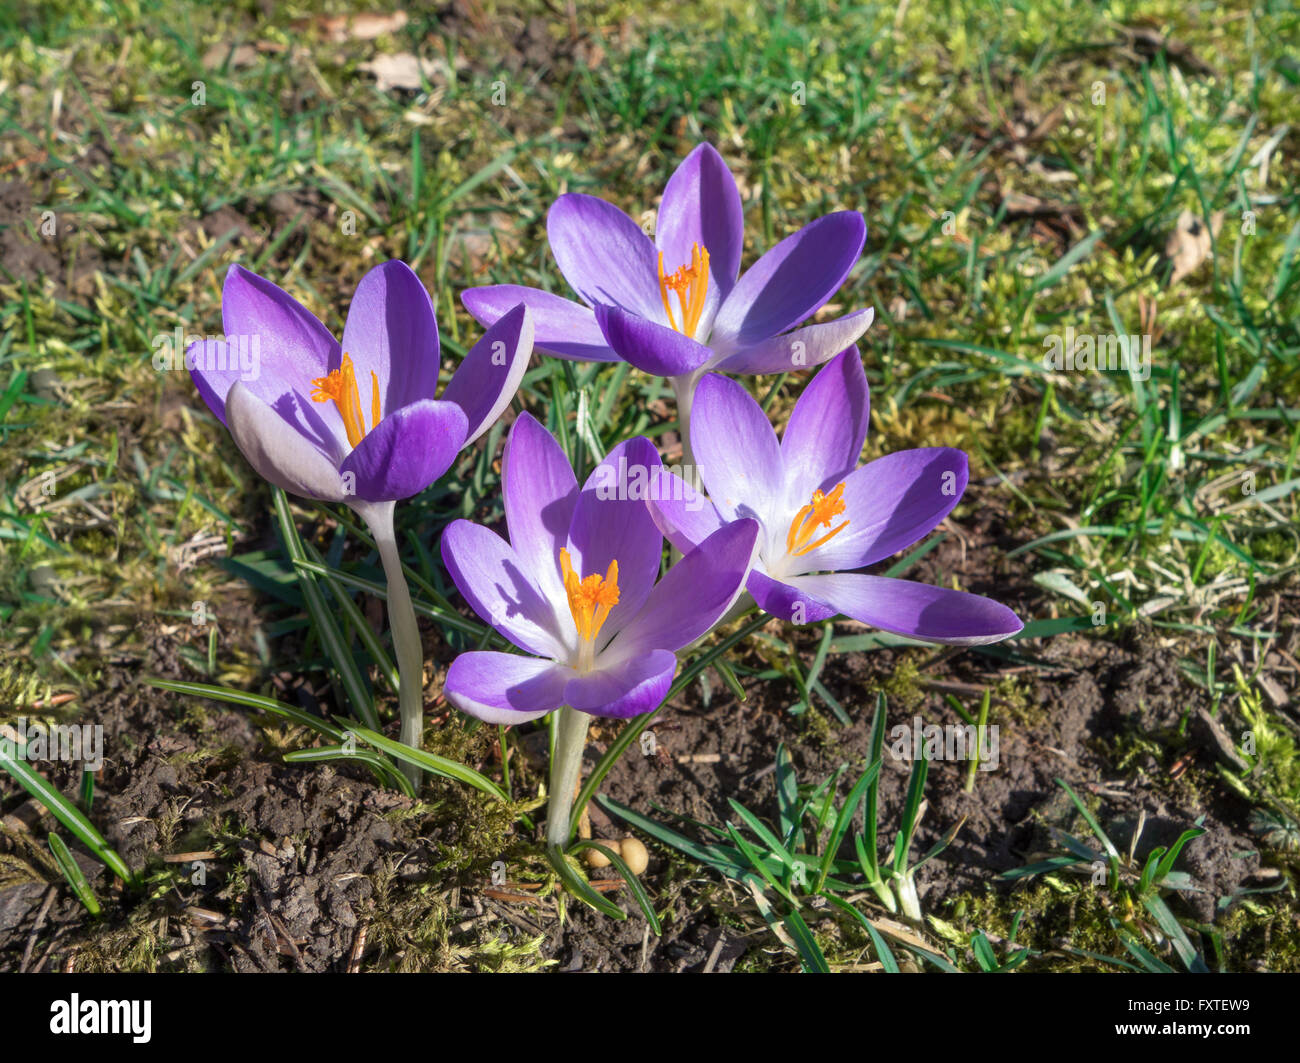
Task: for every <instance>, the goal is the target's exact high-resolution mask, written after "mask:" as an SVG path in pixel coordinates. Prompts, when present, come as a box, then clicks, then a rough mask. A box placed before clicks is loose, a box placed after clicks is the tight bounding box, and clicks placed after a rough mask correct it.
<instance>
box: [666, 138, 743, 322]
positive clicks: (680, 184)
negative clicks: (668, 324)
mask: <svg viewBox="0 0 1300 1063" xmlns="http://www.w3.org/2000/svg"><path fill="white" fill-rule="evenodd" d="M655 243H656V246H657V247H658V248H659V250H660V251H662V252H663V256H664V272H665V273H671V272H672V271H673V270H675V269H676V268H677V267H678V266H681V265H684V264H687V263H689V262H690V261H691V251H692V249H693V247H694V245H695V244H697V243H698V244H699V245H700V246H701V247H703V248H704V249H705V250H707V251H708V252H709V290H708V295H707V299H706V302H705V309H704V313H703V315H702V317H701V320H702V321H710V320H712V319H713V316H714V314H715V313H716V312H717V307H718V306H720V305H721V303H722V300H723V299H724V298H725V297H726V295H727V293H728V292H730V291H731V289H732V288H733V287H735V284H736V275H737V274H738V273H739V272H740V253H741V250H742V249H743V247H744V244H745V213H744V209H743V208H742V207H741V203H740V192H739V190H738V189H737V188H736V179H735V178H734V177H732V176H731V171H730V170H728V169H727V164H726V163H725V162H723V161H722V156H721V155H719V154H718V153H717V151H716V150H715V149H714V148H713V145H711V144H700V145H699V146H698V147H697V148H696V149H695V150H694V151H692V152H691V153H690V154H689V155H687V156H686V158H685V159H683V160H682V163H681V165H680V166H678V167H677V170H676V172H674V174H673V175H672V177H671V178H669V180H668V185H667V187H666V188H665V189H664V198H663V201H662V202H661V203H660V204H659V218H658V221H657V223H656V228H655Z"/></svg>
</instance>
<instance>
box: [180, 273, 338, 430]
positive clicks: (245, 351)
mask: <svg viewBox="0 0 1300 1063" xmlns="http://www.w3.org/2000/svg"><path fill="white" fill-rule="evenodd" d="M221 316H222V321H223V327H224V328H225V332H226V335H225V341H224V342H220V341H212V342H209V343H205V344H204V346H203V349H202V351H201V352H198V353H201V354H202V360H201V361H200V362H199V364H198V365H195V353H196V352H195V349H194V347H191V348H190V350H189V351H187V352H186V355H187V359H188V361H187V363H186V364H187V365H190V366H192V368H191V369H190V376H191V377H192V378H193V380H194V383H195V385H196V386H197V387H198V390H199V394H200V395H201V396H202V397H203V400H204V402H206V403H207V404H208V408H209V409H211V410H212V412H213V413H214V414H215V415H216V416H217V418H218V419H219V420H220V421H221V422H222V423H223V424H224V423H226V396H227V394H228V393H229V392H230V389H231V387H232V386H233V385H234V383H235V382H236V381H241V382H242V383H243V384H244V386H245V387H247V388H248V389H249V390H250V391H251V392H252V393H253V394H254V395H256V396H257V397H258V398H260V399H261V400H262V401H263V402H265V403H266V404H267V405H275V403H276V402H277V401H279V400H280V399H281V398H282V397H283V396H284V395H286V394H292V395H294V396H296V397H297V398H299V399H301V400H303V401H308V402H309V401H311V400H310V395H311V390H312V384H311V382H312V381H313V380H314V379H316V378H317V377H321V376H324V375H325V374H326V373H328V372H329V370H330V369H331V368H337V367H338V364H339V359H340V357H341V354H340V348H339V345H338V341H337V340H335V339H334V337H333V336H332V335H331V334H330V331H329V329H327V328H326V327H325V326H324V325H323V324H321V322H320V321H319V320H318V319H317V317H316V315H315V314H313V313H312V312H311V311H310V310H308V309H307V308H306V307H304V306H303V305H302V304H301V303H299V302H298V300H297V299H295V298H294V297H293V296H292V295H290V294H289V293H288V292H286V291H284V290H283V289H282V288H280V287H278V286H277V285H275V284H272V283H271V282H270V281H269V280H267V279H266V278H264V277H259V276H258V275H257V274H256V273H252V272H250V271H249V270H246V269H244V268H243V267H242V266H237V265H236V266H231V267H230V269H229V270H228V271H227V272H226V281H225V285H224V287H223V288H222V292H221ZM195 346H197V345H195ZM322 421H323V423H324V424H325V425H326V426H327V427H328V428H329V431H330V433H331V434H332V435H333V436H335V437H336V438H337V439H339V440H341V441H344V442H346V440H347V434H346V433H345V432H344V430H343V421H342V419H341V418H340V417H339V415H338V411H336V410H334V409H332V408H331V409H329V410H322Z"/></svg>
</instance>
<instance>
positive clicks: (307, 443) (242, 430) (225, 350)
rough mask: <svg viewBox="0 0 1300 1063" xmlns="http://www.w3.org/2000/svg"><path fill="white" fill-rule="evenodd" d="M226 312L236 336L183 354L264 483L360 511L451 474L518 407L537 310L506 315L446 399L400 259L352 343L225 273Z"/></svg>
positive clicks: (381, 281) (355, 307)
mask: <svg viewBox="0 0 1300 1063" xmlns="http://www.w3.org/2000/svg"><path fill="white" fill-rule="evenodd" d="M221 314H222V319H223V323H224V326H225V337H224V338H222V339H208V340H205V341H203V342H201V343H197V344H194V345H192V346H191V347H190V348H189V349H188V351H187V352H186V358H187V365H188V366H189V367H190V374H191V376H192V377H193V379H194V383H195V385H196V386H197V387H198V390H199V394H200V395H202V396H203V400H204V401H205V402H206V403H207V404H208V407H209V409H211V410H212V412H213V413H214V414H215V415H216V416H217V418H218V419H219V420H220V421H221V422H222V423H223V424H224V425H226V427H227V428H229V429H230V434H231V435H232V436H233V437H234V440H235V443H236V444H237V445H238V446H239V449H240V450H241V451H242V452H243V454H244V456H245V457H246V458H247V459H248V462H249V464H251V465H252V466H253V468H254V469H256V470H257V472H258V473H259V474H260V475H261V476H262V477H264V478H265V479H266V480H269V481H270V482H271V483H273V484H275V485H276V486H278V487H282V488H284V489H285V490H286V491H290V492H292V493H293V494H297V495H302V496H305V497H307V498H315V499H318V500H321V501H326V502H346V503H348V504H350V505H353V506H354V508H361V507H363V506H364V505H365V504H368V503H369V504H374V503H384V502H392V501H394V500H396V499H400V498H407V497H409V496H411V495H414V494H417V493H418V492H420V491H422V490H423V489H424V488H426V487H428V486H429V485H430V484H431V483H433V482H434V481H435V480H436V479H438V477H440V476H441V475H442V474H443V473H444V472H446V471H447V469H449V468H450V467H451V464H452V462H453V461H454V460H455V458H456V454H457V453H458V452H459V451H460V450H461V448H462V447H464V446H465V445H466V444H467V443H470V442H473V441H474V440H475V439H477V438H478V437H479V436H480V435H482V434H483V433H484V432H486V431H487V430H488V428H490V427H491V426H492V424H493V423H494V422H495V421H496V419H497V418H498V417H499V416H500V414H501V412H502V411H503V410H504V409H505V407H506V406H507V405H509V403H510V400H511V399H512V398H513V397H514V394H515V391H516V390H517V389H518V387H519V382H520V380H521V379H522V378H523V374H524V370H525V369H526V368H527V364H528V357H529V354H530V353H531V350H532V333H533V328H532V322H531V320H530V318H529V314H528V311H527V310H526V309H525V308H524V307H514V308H509V309H508V310H507V312H505V313H503V314H501V315H500V317H499V319H498V320H497V321H496V322H495V324H494V325H493V327H492V328H491V329H490V330H489V331H488V332H487V334H486V335H484V336H483V338H482V339H480V340H479V342H478V343H476V344H475V345H474V347H473V348H472V349H471V350H470V352H469V354H467V355H466V356H465V359H464V361H463V362H461V364H460V366H458V367H457V369H456V372H455V374H454V375H453V377H452V379H451V381H450V382H449V383H448V384H447V387H446V389H445V390H444V391H443V395H442V397H441V398H440V399H439V398H438V397H437V391H438V369H439V361H440V358H439V343H438V324H437V321H436V320H435V319H434V314H433V304H432V303H431V302H430V300H429V293H428V292H427V291H426V290H425V288H424V285H423V284H422V283H421V282H420V279H419V278H418V277H417V276H416V275H415V273H414V272H413V271H412V270H411V268H410V267H409V266H407V265H406V264H405V263H402V262H398V261H390V262H385V263H383V264H382V265H379V266H376V267H375V268H374V269H372V270H371V271H370V272H369V273H367V274H366V275H365V276H364V277H363V278H362V279H361V283H360V284H359V285H358V286H357V290H356V294H355V296H354V297H353V299H352V305H351V307H350V308H349V310H348V317H347V322H346V324H345V325H344V328H343V342H342V344H341V345H340V343H339V341H338V340H336V339H335V338H334V336H333V335H332V334H331V333H330V331H329V330H328V329H327V328H326V327H325V326H324V325H323V324H321V322H320V321H319V320H318V319H317V318H316V317H315V316H314V315H313V314H312V313H311V312H310V311H308V310H307V309H306V308H305V307H303V306H302V304H300V303H299V302H298V301H297V300H296V299H294V298H293V297H292V296H291V295H289V294H288V293H287V292H285V291H283V290H282V289H280V288H279V287H277V286H276V285H274V284H272V283H271V282H270V281H268V280H266V279H265V278H263V277H259V276H258V275H257V274H255V273H252V272H250V271H248V270H246V269H244V268H243V267H242V266H231V268H230V270H229V272H228V273H227V274H226V283H225V288H224V289H223V291H222V300H221ZM250 352H253V354H254V356H253V357H251V358H250V357H248V355H249V353H250Z"/></svg>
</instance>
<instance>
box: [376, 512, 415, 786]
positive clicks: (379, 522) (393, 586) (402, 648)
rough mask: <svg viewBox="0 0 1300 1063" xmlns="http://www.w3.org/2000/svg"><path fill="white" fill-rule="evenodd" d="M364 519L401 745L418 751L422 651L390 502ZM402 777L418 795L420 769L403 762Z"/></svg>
mask: <svg viewBox="0 0 1300 1063" xmlns="http://www.w3.org/2000/svg"><path fill="white" fill-rule="evenodd" d="M364 516H365V519H366V523H367V524H368V525H369V526H370V532H371V534H372V535H374V537H375V546H376V548H377V549H378V550H379V559H380V560H381V561H382V562H383V564H384V575H385V576H386V577H388V626H389V628H390V630H391V631H392V633H393V648H394V649H395V650H396V652H397V672H398V676H399V682H398V694H397V702H398V707H399V711H400V713H401V720H402V728H401V735H400V738H401V742H402V744H403V745H406V746H410V747H411V748H412V749H419V748H420V744H421V742H422V741H423V739H424V649H423V647H422V646H421V644H420V628H419V625H418V624H417V622H416V619H415V609H414V607H413V606H412V605H411V592H410V589H409V588H408V587H407V585H406V576H405V575H404V574H403V572H402V559H401V556H400V555H399V554H398V551H397V535H396V533H395V531H394V529H393V503H391V502H389V503H386V504H384V505H379V506H375V507H373V508H368V509H367V511H366V512H365V514H364ZM402 774H403V775H405V776H406V777H407V779H409V780H410V782H411V785H412V786H413V787H415V789H416V791H417V792H418V791H419V788H420V780H421V772H420V769H419V768H417V767H416V766H415V765H414V764H406V763H403V764H402Z"/></svg>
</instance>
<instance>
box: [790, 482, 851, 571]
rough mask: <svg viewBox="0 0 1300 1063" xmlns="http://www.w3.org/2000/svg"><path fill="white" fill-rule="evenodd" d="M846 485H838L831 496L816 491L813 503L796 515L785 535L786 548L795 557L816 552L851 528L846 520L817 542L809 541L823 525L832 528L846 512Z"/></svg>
mask: <svg viewBox="0 0 1300 1063" xmlns="http://www.w3.org/2000/svg"><path fill="white" fill-rule="evenodd" d="M843 496H844V484H842V483H838V484H836V485H835V487H834V488H833V489H832V490H831V493H830V494H825V493H824V492H822V491H814V492H813V496H812V501H811V502H809V503H808V505H806V506H804V507H803V509H801V510H799V512H798V513H796V514H795V515H794V520H792V521H791V522H790V530H789V531H788V532H786V534H785V548H786V550H788V551H789V552H790V554H791V556H793V557H802V556H803V555H804V554H806V553H808V552H809V551H810V550H816V549H817V547H819V546H821V545H822V543H825V542H829V541H830V540H831V539H834V538H835V536H837V535H839V533H840V532H842V531H843V530H844V529H845V528H847V527H848V526H849V522H848V521H847V520H846V521H845V522H844V523H843V524H839V525H837V526H836V527H834V528H831V530H830V531H828V532H827V533H826V534H825V535H823V536H822V537H821V538H820V539H818V540H817V541H816V542H812V543H810V542H809V541H808V540H809V539H811V538H812V537H813V533H814V532H816V531H817V529H818V528H820V527H821V526H822V525H823V524H824V525H826V527H828V528H830V527H831V521H833V520H834V519H835V518H836V517H838V516H839V515H840V514H841V513H843V512H844V497H843Z"/></svg>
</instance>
